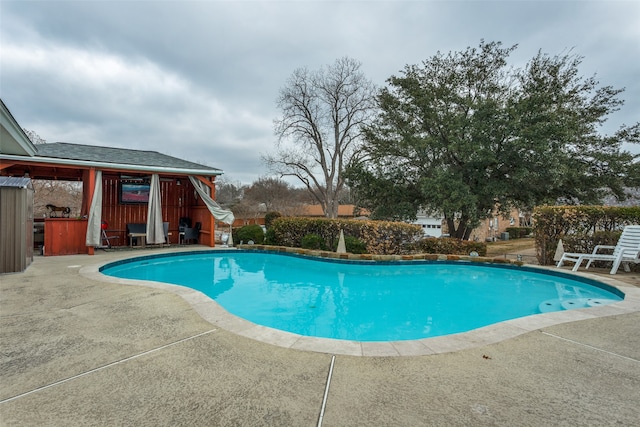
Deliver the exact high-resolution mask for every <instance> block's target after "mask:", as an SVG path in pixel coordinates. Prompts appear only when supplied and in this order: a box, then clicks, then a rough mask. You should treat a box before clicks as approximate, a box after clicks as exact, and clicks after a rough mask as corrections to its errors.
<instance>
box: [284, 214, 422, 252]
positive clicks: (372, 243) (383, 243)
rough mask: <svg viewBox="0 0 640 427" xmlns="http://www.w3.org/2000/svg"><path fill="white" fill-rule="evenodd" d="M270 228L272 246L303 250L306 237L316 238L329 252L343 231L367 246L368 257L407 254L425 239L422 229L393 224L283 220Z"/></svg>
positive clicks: (327, 220)
mask: <svg viewBox="0 0 640 427" xmlns="http://www.w3.org/2000/svg"><path fill="white" fill-rule="evenodd" d="M271 228H272V229H273V230H274V235H273V244H276V245H281V246H290V247H302V238H303V237H304V236H306V235H307V234H317V235H318V236H320V237H321V238H322V239H323V241H324V243H325V245H326V247H327V248H335V247H337V246H338V239H339V236H340V230H342V231H343V232H344V234H345V236H352V237H355V238H357V239H360V240H361V241H362V242H364V244H365V246H366V250H365V253H370V254H376V255H385V254H402V253H407V248H406V245H407V244H408V243H411V242H415V241H416V240H418V239H419V238H420V236H422V228H421V227H420V226H419V225H414V224H406V223H403V222H391V221H356V220H343V219H326V218H321V219H320V218H319V219H315V218H289V217H282V218H278V219H276V220H274V221H273V222H272V223H271ZM345 246H346V241H345Z"/></svg>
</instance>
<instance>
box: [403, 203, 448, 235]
mask: <svg viewBox="0 0 640 427" xmlns="http://www.w3.org/2000/svg"><path fill="white" fill-rule="evenodd" d="M443 221H444V218H442V217H435V216H433V215H430V214H427V212H425V211H423V210H419V211H418V213H417V214H416V220H415V221H413V222H411V224H416V225H419V226H421V227H422V233H423V234H424V237H441V236H442V225H443Z"/></svg>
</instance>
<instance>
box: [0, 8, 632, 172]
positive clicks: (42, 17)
mask: <svg viewBox="0 0 640 427" xmlns="http://www.w3.org/2000/svg"><path fill="white" fill-rule="evenodd" d="M0 13H2V25H1V26H0V43H1V46H0V47H1V49H2V55H1V57H0V66H1V71H2V74H1V75H0V79H1V81H0V83H1V88H2V98H3V100H4V101H5V102H6V103H7V105H8V106H9V108H10V109H11V111H12V112H13V113H14V115H15V116H16V118H17V119H18V121H19V122H20V123H21V124H22V125H23V126H25V127H27V128H29V129H32V130H34V131H36V132H37V133H39V134H40V135H41V136H42V137H43V138H45V139H47V140H48V141H49V142H54V141H58V140H62V141H68V142H76V143H89V144H102V145H114V146H122V147H132V148H137V149H143V150H156V151H161V152H164V153H166V154H170V155H175V156H177V157H182V158H185V159H188V160H192V161H198V162H201V163H204V164H207V165H209V166H214V167H220V168H222V169H224V170H225V171H226V173H227V175H228V176H229V177H230V178H231V179H234V180H242V181H245V182H247V183H248V182H250V181H252V180H254V179H256V178H257V177H259V176H260V175H264V174H265V173H266V171H265V169H264V167H263V166H262V165H261V163H260V154H261V153H265V152H266V151H268V150H270V149H271V147H272V146H273V143H274V141H275V137H274V135H273V127H272V121H273V119H275V118H276V117H277V116H278V111H277V109H276V106H275V101H276V97H277V94H278V91H279V89H280V88H281V87H282V86H283V85H284V84H285V81H286V79H287V78H288V77H289V75H290V74H291V73H292V72H293V70H294V69H296V68H298V67H309V68H310V69H315V68H317V67H319V66H321V65H325V64H330V63H332V62H333V61H334V60H335V59H337V58H339V57H342V56H345V55H346V56H350V57H353V58H355V59H357V60H359V61H361V62H362V63H363V70H364V71H365V73H367V75H368V77H369V78H371V79H372V80H373V81H374V83H376V84H377V85H383V84H384V83H385V79H386V78H388V77H389V76H391V75H392V74H397V73H398V72H399V70H401V69H403V68H404V66H405V65H407V64H418V63H420V62H421V61H422V60H424V59H427V58H429V57H431V56H432V55H433V54H435V53H436V51H438V50H440V51H442V52H448V51H450V50H459V49H464V48H466V47H467V46H477V44H478V42H479V41H480V39H482V38H484V39H485V40H487V41H494V40H495V41H502V42H504V44H505V45H507V46H510V45H512V44H516V43H517V44H519V45H520V47H519V49H518V50H517V51H516V52H515V53H514V54H513V55H512V59H513V62H514V65H523V64H524V63H526V61H527V60H528V59H530V58H531V57H533V56H534V55H535V54H536V53H537V51H538V49H541V50H542V51H543V52H545V53H549V54H552V55H553V54H557V53H562V52H563V51H564V50H565V49H570V48H574V52H575V53H576V54H578V55H583V56H584V57H585V61H584V64H583V65H584V67H583V69H581V71H582V72H583V74H584V75H586V76H590V75H592V74H593V73H597V74H598V77H599V78H600V80H601V82H602V83H603V84H606V85H612V86H614V87H626V88H627V91H626V92H625V93H624V94H623V98H624V99H626V100H627V104H626V105H625V107H624V108H623V109H622V110H621V111H620V112H618V113H617V114H616V115H615V116H614V117H612V120H611V129H615V128H617V126H618V125H619V124H621V123H627V124H631V123H635V122H636V121H638V118H639V117H640V84H639V83H638V79H637V76H638V75H640V60H639V59H638V58H639V57H640V26H638V25H637V18H638V16H639V15H640V2H622V1H620V2H618V1H609V2H592V1H589V2H571V1H513V2H508V1H456V2H443V1H394V2H391V1H389V2H386V1H370V2H367V1H347V2H333V1H332V2H322V1H304V2H297V1H294V2H291V1H289V2H272V1H265V2H254V1H249V2H222V1H198V2H156V1H153V2H147V1H125V2H104V1H98V2H68V1H56V0H53V1H47V2H21V1H2V2H0ZM630 148H633V149H634V150H635V151H636V152H639V151H640V147H635V146H634V147H630Z"/></svg>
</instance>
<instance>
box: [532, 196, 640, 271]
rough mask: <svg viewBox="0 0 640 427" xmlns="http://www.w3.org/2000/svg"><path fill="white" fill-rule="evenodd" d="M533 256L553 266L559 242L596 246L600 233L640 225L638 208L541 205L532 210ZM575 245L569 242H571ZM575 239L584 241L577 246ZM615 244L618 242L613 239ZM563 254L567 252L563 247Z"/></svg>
mask: <svg viewBox="0 0 640 427" xmlns="http://www.w3.org/2000/svg"><path fill="white" fill-rule="evenodd" d="M533 219H534V222H535V227H534V236H535V239H536V255H537V258H538V262H539V263H540V264H541V265H551V264H554V263H555V262H554V260H553V257H554V255H555V252H556V248H557V246H558V241H559V240H560V239H562V241H563V246H564V242H565V241H569V244H570V245H571V244H575V245H576V247H580V246H583V247H591V248H593V247H595V245H596V244H595V243H594V242H595V240H594V241H593V242H588V243H587V242H586V239H588V240H592V239H594V236H595V233H597V232H599V231H616V230H621V229H622V228H623V227H624V226H625V225H629V224H640V207H639V206H631V207H613V206H541V207H538V208H536V209H535V210H534V212H533ZM572 238H574V239H575V240H574V242H573V243H571V239H572ZM578 240H583V241H584V242H582V243H580V244H577V243H576V242H577V241H578ZM616 241H617V240H616ZM614 243H615V242H614ZM565 251H566V252H569V251H568V250H567V248H565Z"/></svg>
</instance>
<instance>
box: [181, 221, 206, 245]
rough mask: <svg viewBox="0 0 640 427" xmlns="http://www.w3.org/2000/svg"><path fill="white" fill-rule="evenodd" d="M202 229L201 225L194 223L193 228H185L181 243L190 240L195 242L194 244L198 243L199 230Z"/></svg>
mask: <svg viewBox="0 0 640 427" xmlns="http://www.w3.org/2000/svg"><path fill="white" fill-rule="evenodd" d="M201 228H202V224H201V223H199V222H196V225H195V227H194V228H185V229H184V237H183V242H184V243H185V244H186V243H187V242H189V241H191V240H195V241H196V243H200V229H201Z"/></svg>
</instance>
